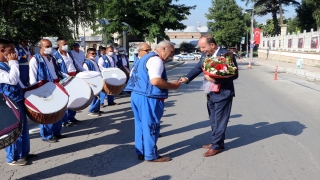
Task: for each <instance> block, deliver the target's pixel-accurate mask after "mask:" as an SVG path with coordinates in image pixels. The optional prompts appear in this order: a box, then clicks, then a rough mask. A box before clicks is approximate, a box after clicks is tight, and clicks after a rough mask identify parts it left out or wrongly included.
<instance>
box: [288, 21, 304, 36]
mask: <svg viewBox="0 0 320 180" xmlns="http://www.w3.org/2000/svg"><path fill="white" fill-rule="evenodd" d="M286 24H287V25H288V29H287V32H288V33H290V34H291V33H295V34H297V33H298V32H301V28H300V26H299V20H298V18H297V17H294V18H288V19H287V20H286Z"/></svg>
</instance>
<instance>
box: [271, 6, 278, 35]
mask: <svg viewBox="0 0 320 180" xmlns="http://www.w3.org/2000/svg"><path fill="white" fill-rule="evenodd" d="M271 6H272V19H273V27H274V34H275V35H278V34H279V25H278V19H277V8H276V4H275V1H274V0H273V1H272V5H271Z"/></svg>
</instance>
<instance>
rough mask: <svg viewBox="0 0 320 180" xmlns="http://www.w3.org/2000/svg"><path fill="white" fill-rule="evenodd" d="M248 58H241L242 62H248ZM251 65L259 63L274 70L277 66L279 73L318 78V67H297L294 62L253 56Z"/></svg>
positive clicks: (319, 75)
mask: <svg viewBox="0 0 320 180" xmlns="http://www.w3.org/2000/svg"><path fill="white" fill-rule="evenodd" d="M249 60H250V59H249V58H243V61H244V62H248V61H249ZM252 65H253V66H254V65H260V66H265V67H268V68H270V70H272V71H275V69H276V66H278V72H279V73H288V74H294V75H297V76H301V77H306V78H308V79H310V80H317V81H319V80H320V67H312V66H306V65H302V69H299V68H298V66H297V65H296V64H293V63H287V62H280V61H274V60H266V59H262V58H258V57H255V58H253V61H252Z"/></svg>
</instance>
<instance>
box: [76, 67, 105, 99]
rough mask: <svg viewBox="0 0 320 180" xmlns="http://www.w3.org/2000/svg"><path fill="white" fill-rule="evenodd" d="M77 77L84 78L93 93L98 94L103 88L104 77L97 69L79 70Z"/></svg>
mask: <svg viewBox="0 0 320 180" xmlns="http://www.w3.org/2000/svg"><path fill="white" fill-rule="evenodd" d="M76 77H78V78H81V79H82V80H84V81H85V82H86V83H87V84H88V85H89V87H90V88H91V89H92V91H93V95H95V96H96V95H98V94H99V93H100V92H101V91H102V89H103V83H104V81H103V79H102V77H101V73H99V72H96V71H83V72H79V73H78V74H77V75H76Z"/></svg>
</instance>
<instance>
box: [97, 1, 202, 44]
mask: <svg viewBox="0 0 320 180" xmlns="http://www.w3.org/2000/svg"><path fill="white" fill-rule="evenodd" d="M176 1H177V0H176ZM195 7H196V6H185V5H184V4H182V5H179V4H172V0H148V1H146V0H105V1H104V3H102V4H100V6H99V11H98V17H99V18H105V19H107V20H108V21H109V23H110V24H108V25H107V26H106V31H105V33H106V35H109V34H113V33H116V32H119V34H121V32H123V31H129V32H128V33H129V34H131V35H136V36H141V37H146V39H147V40H148V41H154V38H156V37H160V38H166V39H169V37H167V36H166V34H165V29H173V30H177V29H184V28H185V25H184V24H182V23H181V21H182V20H185V19H186V16H187V15H190V10H191V9H194V8H195ZM122 22H125V23H127V24H129V25H130V28H128V27H127V26H125V25H124V24H123V23H122ZM94 28H95V30H97V29H98V27H97V26H96V27H94Z"/></svg>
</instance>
